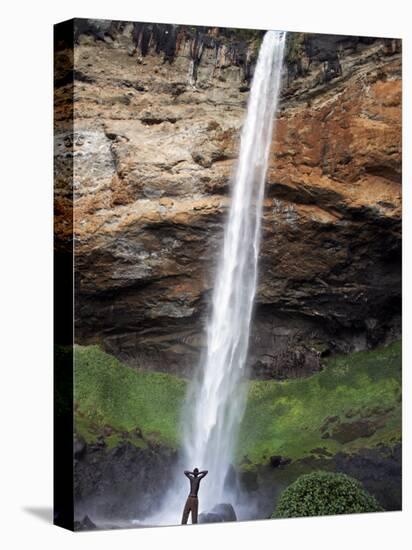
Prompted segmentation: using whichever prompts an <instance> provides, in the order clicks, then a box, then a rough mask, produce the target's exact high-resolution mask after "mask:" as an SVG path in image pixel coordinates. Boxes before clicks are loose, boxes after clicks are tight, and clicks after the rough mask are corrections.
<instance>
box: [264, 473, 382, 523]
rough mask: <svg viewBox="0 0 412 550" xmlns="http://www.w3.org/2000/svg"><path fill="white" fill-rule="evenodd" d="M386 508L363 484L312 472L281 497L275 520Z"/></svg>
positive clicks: (339, 476)
mask: <svg viewBox="0 0 412 550" xmlns="http://www.w3.org/2000/svg"><path fill="white" fill-rule="evenodd" d="M381 511H383V508H381V506H380V505H379V503H378V502H377V500H376V499H375V497H373V496H372V495H370V494H369V493H368V492H367V491H365V489H364V488H363V487H362V485H361V484H360V483H359V482H358V481H357V480H356V479H353V478H352V477H349V476H347V475H345V474H335V473H331V472H313V473H311V474H305V475H302V476H300V477H298V479H297V480H296V481H295V482H294V483H292V485H290V486H289V487H288V488H287V489H285V491H283V493H282V494H281V496H280V499H279V503H278V505H277V507H276V510H275V512H274V513H273V515H272V517H274V518H294V517H301V516H330V515H335V514H356V513H361V512H381Z"/></svg>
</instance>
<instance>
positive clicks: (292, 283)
mask: <svg viewBox="0 0 412 550" xmlns="http://www.w3.org/2000/svg"><path fill="white" fill-rule="evenodd" d="M84 21H86V20H84ZM84 21H83V23H82V25H83V27H82V25H80V26H81V28H80V30H79V32H78V34H77V37H76V40H77V45H76V49H75V70H76V72H75V90H74V91H75V116H76V120H75V128H74V135H73V134H72V135H70V134H68V133H64V132H63V133H61V134H60V135H58V136H57V138H56V159H57V165H59V163H60V165H61V166H62V167H64V159H65V157H66V156H67V155H68V154H72V153H73V155H74V157H73V158H74V163H75V171H76V178H75V182H74V192H75V209H76V216H75V231H76V245H75V248H76V288H77V314H78V316H77V319H76V338H77V340H78V341H79V342H82V343H95V342H99V343H101V344H102V345H103V346H104V347H105V349H107V350H108V351H110V352H111V353H115V354H116V355H117V356H119V357H121V358H122V359H123V360H126V361H128V362H129V364H130V365H132V366H144V367H145V368H154V369H160V370H162V369H164V370H170V371H172V372H178V373H180V374H190V373H191V371H192V369H193V368H194V366H196V364H197V362H198V358H199V355H200V353H201V350H202V348H203V345H204V328H205V323H206V318H207V313H208V307H209V300H210V293H211V289H212V285H213V277H214V271H215V265H216V261H217V258H218V253H219V251H220V247H221V243H222V235H223V223H224V219H225V213H226V211H227V205H228V190H229V187H230V177H231V174H232V173H233V169H234V165H235V159H236V156H237V149H238V141H239V135H240V129H241V125H242V122H243V117H244V113H245V108H246V101H247V91H248V87H247V79H246V80H245V75H246V73H245V70H244V69H245V67H246V65H245V63H246V61H245V59H246V58H247V57H248V56H249V60H250V64H251V65H250V67H252V69H253V55H252V53H253V48H256V45H257V44H258V40H259V36H258V35H256V36H252V37H247V36H246V37H245V38H242V40H241V41H239V40H237V39H234V38H233V37H231V36H230V34H229V35H227V34H225V32H219V31H213V30H211V31H210V32H209V31H207V30H206V31H202V32H203V34H202V33H200V34H199V33H198V34H196V32H194V31H193V32H192V31H191V30H190V29H189V30H186V31H187V32H186V31H185V32H183V30H182V29H180V28H175V29H174V31H173V37H172V38H173V39H171V41H170V40H169V39H167V40H166V35H165V34H164V33H165V29H164V28H163V27H161V28H160V27H159V28H154V27H153V26H152V27H150V28H149V27H147V26H146V27H139V28H136V27H134V26H133V25H131V24H129V25H127V24H123V25H118V24H115V25H114V26H113V25H110V24H109V25H106V27H107V28H106V27H104V29H103V28H100V27H99V25H97V26H96V24H95V23H93V22H92V23H90V24H88V23H87V22H86V23H84ZM87 25H89V26H87ZM166 30H167V29H166ZM136 33H137V34H136ZM179 33H180V34H179ZM150 36H151V37H152V38H150ZM291 36H292V38H293V36H295V37H296V41H297V44H296V51H295V54H293V50H290V52H292V53H291V54H290V55H289V56H288V59H287V63H286V64H285V75H284V88H283V97H282V100H281V105H280V111H279V113H278V124H277V137H276V139H275V140H274V142H273V147H272V151H271V157H270V158H271V160H270V169H269V172H268V178H267V188H266V189H267V198H266V201H265V211H264V220H263V236H262V250H261V258H260V264H259V265H260V275H259V286H258V292H257V307H256V314H255V317H256V320H255V326H256V331H255V334H254V335H252V350H253V353H252V354H251V357H250V366H251V368H252V373H254V374H255V375H256V376H258V377H262V378H282V377H298V376H307V375H308V374H311V373H313V372H315V371H316V370H318V369H319V368H320V361H319V357H320V356H321V355H322V354H325V353H333V352H336V351H344V352H346V351H353V350H356V349H365V348H368V347H374V346H376V345H377V344H378V343H385V342H388V341H391V340H392V339H394V338H395V337H397V336H399V333H400V317H399V315H400V299H401V298H400V296H401V284H400V280H401V272H400V257H401V244H400V243H401V240H400V237H401V185H400V182H401V133H400V127H401V126H400V125H401V109H400V106H401V54H400V42H399V41H396V40H395V41H391V40H388V39H357V38H356V37H336V36H327V35H298V34H294V33H291ZM136 37H137V38H136ZM144 37H146V38H144ZM148 37H149V38H150V40H149V39H148ZM196 37H197V38H196ZM136 40H137V45H136ZM142 40H143V42H142ZM145 40H146V41H147V40H149V41H148V42H147V44H146V46H147V47H146V46H144V43H146V42H145ZM256 40H257V42H256ZM196 41H197V42H196ZM240 42H242V44H243V45H240ZM202 44H203V45H202ZM142 47H143V50H144V51H141V49H142ZM199 48H202V54H201V58H200V59H199V60H198V62H197V61H196V62H195V63H197V66H196V79H195V80H193V73H190V71H192V70H193V62H194V60H196V59H197V56H198V55H199ZM216 52H218V53H216ZM219 52H220V53H219ZM248 52H249V54H248ZM143 54H144V55H143ZM61 55H63V53H62V54H61ZM297 59H298V60H300V64H301V67H300V68H298V69H296V67H295V69H296V70H295V69H293V67H294V66H295V65H296V60H297ZM291 67H292V69H293V70H292V69H291ZM252 69H251V70H252ZM245 82H246V85H245ZM56 97H57V108H56V120H57V122H58V121H59V117H60V118H64V116H65V113H66V111H67V108H68V105H67V100H68V96H67V93H66V94H65V80H64V78H62V79H61V86H60V87H59V88H58V89H57V92H56ZM69 99H70V97H69ZM63 179H64V178H63ZM67 201H68V199H67V197H65V193H64V190H61V191H60V192H58V193H57V200H56V210H57V230H58V235H60V237H61V238H62V239H64V235H65V231H67V226H66V225H65V223H64V221H65V215H66V212H67V210H66V208H67V207H68V206H69V202H67Z"/></svg>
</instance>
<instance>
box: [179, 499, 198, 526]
mask: <svg viewBox="0 0 412 550" xmlns="http://www.w3.org/2000/svg"><path fill="white" fill-rule="evenodd" d="M198 510H199V499H198V498H197V497H192V496H190V495H189V496H188V497H187V500H186V504H185V507H184V510H183V516H182V525H186V523H187V520H188V519H189V514H190V512H192V523H197V512H198Z"/></svg>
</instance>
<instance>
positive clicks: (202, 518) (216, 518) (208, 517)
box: [199, 503, 237, 523]
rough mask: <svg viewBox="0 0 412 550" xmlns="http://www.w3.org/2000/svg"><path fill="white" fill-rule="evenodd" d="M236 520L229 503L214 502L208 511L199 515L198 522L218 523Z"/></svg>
mask: <svg viewBox="0 0 412 550" xmlns="http://www.w3.org/2000/svg"><path fill="white" fill-rule="evenodd" d="M224 521H237V517H236V512H235V510H234V508H233V506H232V505H231V504H229V503H220V504H216V506H214V507H213V508H212V509H211V510H210V511H209V512H203V513H202V514H200V515H199V523H219V522H224Z"/></svg>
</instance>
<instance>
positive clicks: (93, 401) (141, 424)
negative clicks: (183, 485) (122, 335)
mask: <svg viewBox="0 0 412 550" xmlns="http://www.w3.org/2000/svg"><path fill="white" fill-rule="evenodd" d="M74 360H75V404H76V430H77V432H78V433H79V435H81V436H82V437H83V438H84V439H85V440H86V441H89V442H90V441H93V440H95V439H96V438H97V437H98V436H99V435H100V436H102V435H103V436H105V437H106V438H107V439H108V443H109V445H113V444H115V443H117V440H119V439H127V440H131V441H132V443H134V444H137V445H144V444H145V442H146V441H153V442H157V441H159V442H161V443H163V444H164V445H167V446H169V447H175V446H176V445H177V442H178V430H177V426H178V419H179V413H180V407H181V403H182V401H183V397H184V393H185V385H186V384H185V382H184V381H183V380H181V379H179V378H177V377H175V376H171V375H168V374H163V373H154V372H143V371H136V370H132V369H130V368H128V367H127V366H125V365H123V364H122V363H121V362H120V361H118V360H117V359H116V358H114V357H112V356H110V355H108V354H107V353H104V352H102V351H101V350H100V349H99V348H98V347H97V346H88V347H84V346H76V348H75V354H74Z"/></svg>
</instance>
